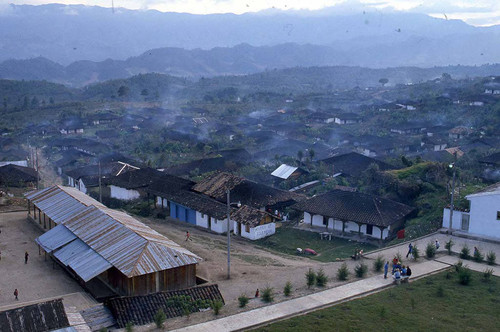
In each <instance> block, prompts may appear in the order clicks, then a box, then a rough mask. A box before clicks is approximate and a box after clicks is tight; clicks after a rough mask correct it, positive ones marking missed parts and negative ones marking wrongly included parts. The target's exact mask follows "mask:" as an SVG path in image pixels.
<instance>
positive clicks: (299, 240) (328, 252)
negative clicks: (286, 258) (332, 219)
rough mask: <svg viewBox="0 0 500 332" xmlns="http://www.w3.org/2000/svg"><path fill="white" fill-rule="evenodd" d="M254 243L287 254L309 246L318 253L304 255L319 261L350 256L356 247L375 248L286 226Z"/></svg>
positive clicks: (365, 250) (292, 253) (368, 249)
mask: <svg viewBox="0 0 500 332" xmlns="http://www.w3.org/2000/svg"><path fill="white" fill-rule="evenodd" d="M255 243H256V244H258V245H260V246H262V247H265V248H269V249H272V250H274V251H277V252H280V253H285V254H288V255H294V254H295V250H296V248H302V249H305V248H311V249H314V250H315V251H316V252H317V253H318V255H317V256H306V257H309V258H311V259H314V260H317V261H320V262H335V261H337V260H339V259H344V258H350V256H351V255H353V253H354V250H355V249H356V248H358V249H363V251H364V252H365V253H367V252H368V251H371V250H374V249H376V248H377V247H375V246H373V245H370V244H365V243H358V242H355V241H350V240H345V239H340V238H333V237H332V240H331V241H328V240H321V239H320V237H319V234H318V233H314V232H309V231H301V230H298V229H294V228H291V227H286V226H284V227H280V228H278V229H277V230H276V234H274V235H273V236H270V237H267V238H265V239H262V240H258V241H255Z"/></svg>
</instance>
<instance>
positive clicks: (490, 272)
mask: <svg viewBox="0 0 500 332" xmlns="http://www.w3.org/2000/svg"><path fill="white" fill-rule="evenodd" d="M492 275H493V269H486V270H484V271H483V280H484V281H490V280H491V276H492Z"/></svg>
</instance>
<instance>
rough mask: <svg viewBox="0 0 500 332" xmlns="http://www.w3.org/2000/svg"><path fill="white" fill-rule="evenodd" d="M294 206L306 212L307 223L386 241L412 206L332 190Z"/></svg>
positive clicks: (402, 223)
mask: <svg viewBox="0 0 500 332" xmlns="http://www.w3.org/2000/svg"><path fill="white" fill-rule="evenodd" d="M292 208H294V209H296V210H298V211H302V212H304V223H307V224H309V225H311V227H324V228H325V231H332V232H333V233H338V234H342V235H346V234H349V233H353V234H355V235H360V236H366V237H371V238H375V239H380V240H385V239H387V238H390V237H392V236H393V235H395V233H396V232H397V231H398V230H399V229H401V228H402V227H403V225H404V221H405V218H406V217H407V216H408V215H409V214H410V213H411V212H412V211H413V210H414V209H413V208H412V207H410V206H407V205H404V204H401V203H398V202H395V201H392V200H389V199H385V198H381V197H377V196H372V195H368V194H363V193H359V192H352V191H342V190H333V191H330V192H327V193H324V194H321V195H318V196H315V197H312V198H310V199H308V200H307V201H303V202H300V203H297V204H295V205H293V206H292Z"/></svg>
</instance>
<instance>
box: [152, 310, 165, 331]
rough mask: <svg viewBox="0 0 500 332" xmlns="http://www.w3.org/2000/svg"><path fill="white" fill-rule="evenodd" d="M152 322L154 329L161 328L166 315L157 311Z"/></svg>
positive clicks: (161, 311)
mask: <svg viewBox="0 0 500 332" xmlns="http://www.w3.org/2000/svg"><path fill="white" fill-rule="evenodd" d="M154 320H155V324H156V327H157V328H159V329H162V328H163V324H165V321H166V320H167V315H165V313H164V312H163V309H161V308H160V309H158V311H157V312H156V314H155V315H154Z"/></svg>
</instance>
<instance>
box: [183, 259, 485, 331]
mask: <svg viewBox="0 0 500 332" xmlns="http://www.w3.org/2000/svg"><path fill="white" fill-rule="evenodd" d="M449 266H450V265H449V264H448V263H442V262H438V261H424V262H422V263H416V264H413V265H412V271H413V277H412V278H419V277H422V276H426V275H428V274H431V273H435V272H438V271H441V270H443V269H446V268H448V267H449ZM483 270H484V269H483ZM391 284H392V278H388V279H384V278H383V277H382V276H381V275H379V276H374V277H371V278H367V279H361V280H358V281H355V282H351V283H348V284H345V285H342V286H339V287H335V288H330V289H327V290H324V291H321V292H317V293H314V294H311V295H306V296H303V297H299V298H295V299H293V300H289V301H284V302H280V303H277V304H273V305H269V306H265V307H261V308H257V309H254V310H251V311H246V312H242V313H239V314H236V315H232V316H227V317H224V318H220V319H216V320H212V321H209V322H205V323H200V324H196V325H192V326H187V327H185V328H181V329H178V330H176V331H185V332H194V331H200V332H206V331H217V332H223V331H238V330H245V329H249V328H252V327H256V326H259V325H262V324H267V323H270V322H272V321H276V320H280V319H284V318H287V317H292V316H295V315H298V314H303V313H306V312H309V311H313V310H316V309H319V308H323V307H328V306H331V305H333V304H335V303H338V302H341V301H344V300H348V299H351V298H353V297H357V296H360V295H364V294H367V293H371V292H374V291H377V290H380V289H383V288H386V287H388V286H390V285H391Z"/></svg>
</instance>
